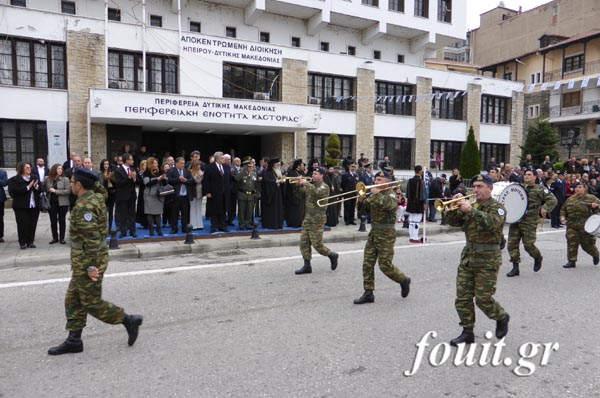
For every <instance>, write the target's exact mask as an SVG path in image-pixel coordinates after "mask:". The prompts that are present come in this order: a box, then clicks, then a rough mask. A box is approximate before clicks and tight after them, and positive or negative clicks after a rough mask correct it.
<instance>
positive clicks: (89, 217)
mask: <svg viewBox="0 0 600 398" xmlns="http://www.w3.org/2000/svg"><path fill="white" fill-rule="evenodd" d="M83 219H84V220H85V221H87V222H90V221H92V220H93V219H94V216H93V215H92V213H85V214H84V215H83Z"/></svg>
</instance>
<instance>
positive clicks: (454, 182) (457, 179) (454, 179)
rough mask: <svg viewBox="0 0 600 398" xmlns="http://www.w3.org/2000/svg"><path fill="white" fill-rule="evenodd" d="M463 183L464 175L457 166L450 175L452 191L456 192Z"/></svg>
mask: <svg viewBox="0 0 600 398" xmlns="http://www.w3.org/2000/svg"><path fill="white" fill-rule="evenodd" d="M460 184H462V176H461V175H460V172H459V170H458V169H457V168H454V169H452V175H451V176H450V192H454V190H455V189H456V188H458V186H459V185H460Z"/></svg>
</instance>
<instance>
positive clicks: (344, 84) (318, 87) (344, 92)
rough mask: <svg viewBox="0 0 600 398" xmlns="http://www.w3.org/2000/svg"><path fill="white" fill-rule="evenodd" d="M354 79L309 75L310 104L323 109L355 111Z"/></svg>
mask: <svg viewBox="0 0 600 398" xmlns="http://www.w3.org/2000/svg"><path fill="white" fill-rule="evenodd" d="M354 95H355V94H354V79H353V78H350V77H344V76H332V75H319V74H316V73H309V74H308V103H309V104H320V105H321V108H322V109H336V110H341V111H354V110H355V107H354V103H355V101H354V97H353V96H354Z"/></svg>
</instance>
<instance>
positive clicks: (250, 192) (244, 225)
mask: <svg viewBox="0 0 600 398" xmlns="http://www.w3.org/2000/svg"><path fill="white" fill-rule="evenodd" d="M235 181H236V184H237V193H238V195H237V200H238V223H239V230H240V231H242V230H245V229H252V226H253V224H254V218H253V217H252V215H253V212H254V201H255V199H256V198H258V197H260V192H259V189H258V187H259V184H258V177H257V176H256V173H255V172H254V164H253V163H252V159H246V160H244V162H243V163H242V170H241V171H240V172H239V173H237V174H236V175H235Z"/></svg>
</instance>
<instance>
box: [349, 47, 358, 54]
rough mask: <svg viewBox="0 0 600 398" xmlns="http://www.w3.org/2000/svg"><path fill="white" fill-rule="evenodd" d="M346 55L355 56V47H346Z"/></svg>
mask: <svg viewBox="0 0 600 398" xmlns="http://www.w3.org/2000/svg"><path fill="white" fill-rule="evenodd" d="M348 55H356V47H354V46H348Z"/></svg>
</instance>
